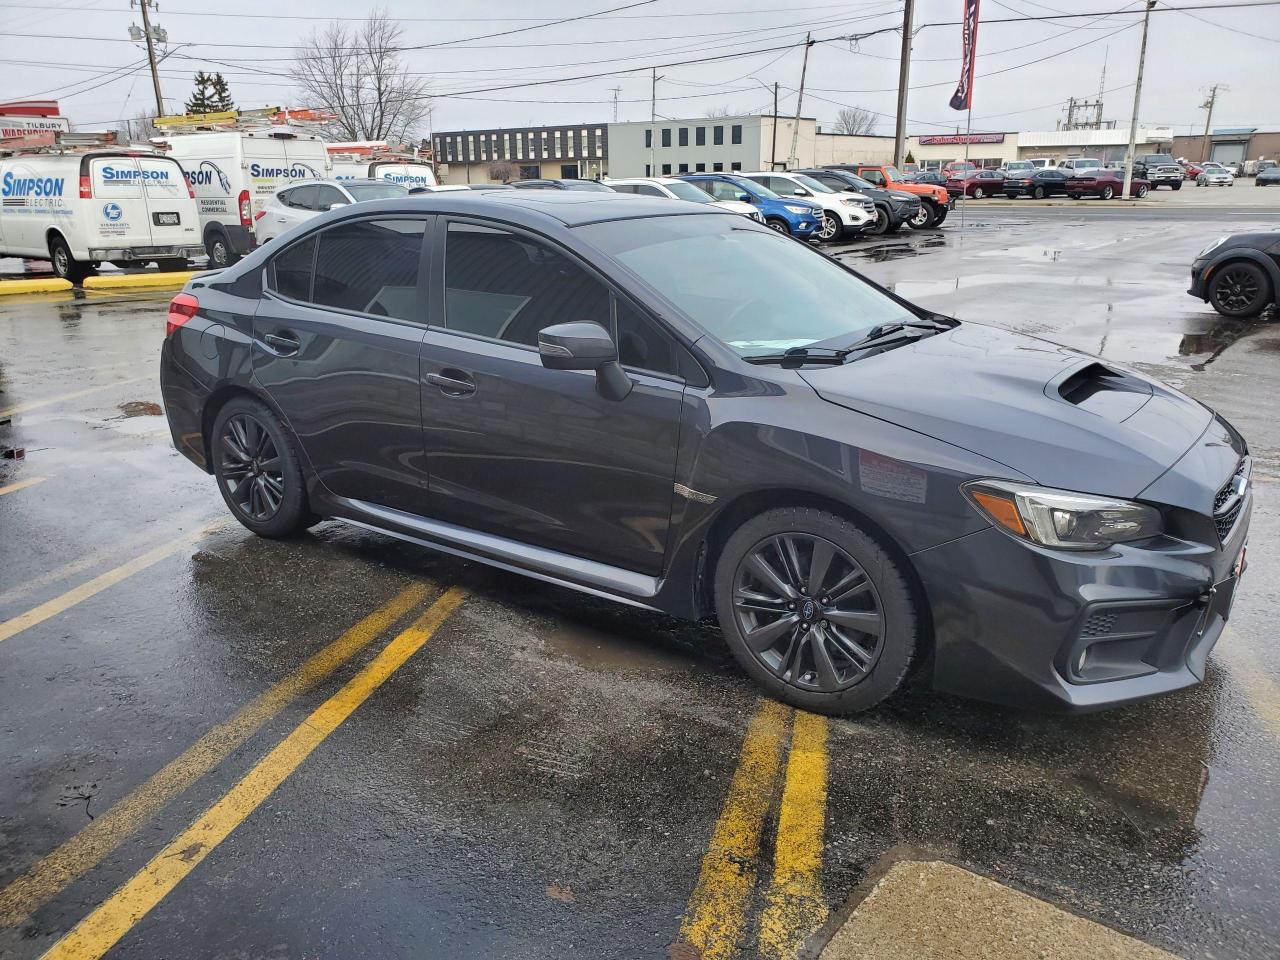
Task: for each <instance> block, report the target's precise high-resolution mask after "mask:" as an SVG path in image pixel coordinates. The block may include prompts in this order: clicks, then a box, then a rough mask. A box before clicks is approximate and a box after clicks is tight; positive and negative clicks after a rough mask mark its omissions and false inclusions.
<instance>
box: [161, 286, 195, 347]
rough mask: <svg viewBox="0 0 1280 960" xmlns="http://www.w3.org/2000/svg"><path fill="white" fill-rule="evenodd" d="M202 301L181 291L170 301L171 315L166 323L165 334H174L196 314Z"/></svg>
mask: <svg viewBox="0 0 1280 960" xmlns="http://www.w3.org/2000/svg"><path fill="white" fill-rule="evenodd" d="M199 308H200V301H199V300H197V299H196V298H195V297H193V296H192V295H191V294H189V293H180V294H178V295H177V296H176V297H174V298H173V299H172V300H170V301H169V316H168V318H167V319H166V320H165V323H164V335H165V336H166V337H171V336H173V331H175V330H177V329H178V328H179V327H180V326H182V325H183V324H184V323H186V322H187V321H188V320H190V319H191V318H192V317H194V316H195V315H196V310H198V309H199Z"/></svg>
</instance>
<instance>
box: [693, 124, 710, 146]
mask: <svg viewBox="0 0 1280 960" xmlns="http://www.w3.org/2000/svg"><path fill="white" fill-rule="evenodd" d="M693 143H694V146H698V147H705V146H706V145H707V128H706V127H698V128H697V129H695V130H694V131H693Z"/></svg>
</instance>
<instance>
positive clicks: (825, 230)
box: [816, 211, 843, 243]
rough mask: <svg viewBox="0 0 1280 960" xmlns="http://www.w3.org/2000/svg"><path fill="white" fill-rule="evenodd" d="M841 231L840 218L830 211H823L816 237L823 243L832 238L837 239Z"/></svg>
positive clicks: (828, 241)
mask: <svg viewBox="0 0 1280 960" xmlns="http://www.w3.org/2000/svg"><path fill="white" fill-rule="evenodd" d="M842 232H843V230H842V228H841V226H840V218H839V217H837V216H836V215H835V214H834V213H831V212H830V211H827V212H826V213H823V215H822V226H820V227H819V228H818V232H817V234H816V236H817V238H818V239H819V240H821V241H822V242H823V243H831V242H832V241H834V240H839V239H840V234H841V233H842Z"/></svg>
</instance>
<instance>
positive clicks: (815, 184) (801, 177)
mask: <svg viewBox="0 0 1280 960" xmlns="http://www.w3.org/2000/svg"><path fill="white" fill-rule="evenodd" d="M792 176H793V177H794V178H795V181H796V183H799V184H801V185H803V186H806V187H808V188H809V189H810V190H812V191H813V192H814V193H835V191H834V190H832V189H831V188H830V187H828V186H827V185H826V184H825V183H823V182H822V181H821V180H815V179H813V177H810V176H807V175H805V174H803V173H796V174H792Z"/></svg>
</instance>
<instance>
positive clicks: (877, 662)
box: [715, 507, 920, 714]
mask: <svg viewBox="0 0 1280 960" xmlns="http://www.w3.org/2000/svg"><path fill="white" fill-rule="evenodd" d="M715 595H716V609H717V614H718V617H719V620H720V626H721V629H722V630H723V631H724V635H725V640H726V642H727V643H728V645H729V649H730V650H731V651H732V653H733V655H734V657H735V659H736V660H737V661H738V663H739V664H740V665H741V666H742V668H743V670H745V671H746V672H747V673H748V674H750V675H751V676H752V677H753V678H754V679H755V680H756V682H758V683H759V684H760V685H761V686H762V687H764V688H765V689H766V690H767V691H768V692H769V693H770V694H771V695H772V696H774V697H776V698H777V699H779V700H782V701H784V702H786V703H789V704H791V705H792V706H796V707H799V708H801V709H804V710H812V711H815V712H817V713H828V714H844V713H855V712H858V711H861V710H868V709H870V708H871V707H874V706H875V705H876V704H878V703H880V702H881V701H882V700H884V699H885V698H886V697H888V696H889V695H890V694H892V693H893V692H894V691H895V690H897V689H898V688H899V687H900V686H901V685H902V682H903V680H904V678H905V677H906V675H907V672H908V670H909V669H910V667H911V664H912V661H913V659H914V657H915V652H916V649H917V646H918V642H919V637H918V631H919V623H920V618H919V617H918V615H917V612H916V609H915V602H914V600H913V597H912V594H911V590H910V588H909V587H908V585H907V582H906V579H905V577H904V576H903V573H902V571H901V570H900V568H899V567H898V564H897V562H896V561H895V560H894V559H893V557H891V556H890V555H889V554H888V552H887V551H885V549H884V548H883V547H881V546H880V544H879V543H877V542H876V541H875V540H874V539H872V538H871V537H870V536H868V535H867V534H866V533H865V532H863V531H862V530H861V529H859V528H858V526H857V525H855V524H853V523H852V522H850V521H849V520H846V519H845V518H843V517H840V516H837V515H835V514H832V513H828V512H826V511H824V510H817V509H813V508H809V507H784V508H778V509H774V510H770V511H767V512H766V513H762V514H760V515H759V516H757V517H754V518H753V519H751V520H748V521H747V522H746V523H744V524H743V525H742V526H740V527H739V528H738V529H737V530H736V531H735V532H734V533H733V534H732V535H731V536H730V537H729V540H728V542H727V543H726V544H725V546H724V549H723V551H722V552H721V554H720V558H719V561H718V563H717V564H716V573H715Z"/></svg>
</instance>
